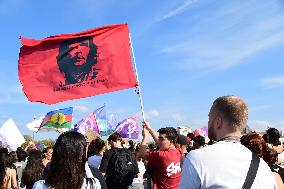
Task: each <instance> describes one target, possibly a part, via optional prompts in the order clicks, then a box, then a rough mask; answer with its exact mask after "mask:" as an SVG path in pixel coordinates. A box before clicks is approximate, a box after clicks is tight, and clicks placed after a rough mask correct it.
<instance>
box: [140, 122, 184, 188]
mask: <svg viewBox="0 0 284 189" xmlns="http://www.w3.org/2000/svg"><path fill="white" fill-rule="evenodd" d="M158 132H159V135H157V134H156V132H155V131H154V130H153V129H152V128H151V126H150V125H149V123H147V122H143V132H142V135H143V139H142V143H141V147H140V149H139V152H140V154H145V155H146V158H147V160H148V165H149V166H150V167H151V168H153V169H154V174H153V184H154V189H177V188H178V185H179V181H180V177H181V166H180V161H181V158H182V154H181V152H180V151H179V150H177V149H176V148H175V142H176V139H177V131H176V129H175V128H173V127H165V128H161V129H159V130H158ZM149 133H150V134H151V135H152V137H153V139H154V141H155V142H156V144H157V146H158V148H159V150H156V151H151V152H146V145H147V138H148V134H149Z"/></svg>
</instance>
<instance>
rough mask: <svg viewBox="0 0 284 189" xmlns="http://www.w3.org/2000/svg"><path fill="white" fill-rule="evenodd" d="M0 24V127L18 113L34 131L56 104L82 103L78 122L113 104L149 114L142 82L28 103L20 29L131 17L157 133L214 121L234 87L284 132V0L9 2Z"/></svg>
mask: <svg viewBox="0 0 284 189" xmlns="http://www.w3.org/2000/svg"><path fill="white" fill-rule="evenodd" d="M0 23H1V30H0V32H1V35H0V41H1V57H0V65H1V68H2V73H1V75H0V87H1V89H2V90H1V92H0V124H3V123H4V121H6V120H7V119H8V118H12V119H13V120H14V121H15V123H16V124H17V126H18V127H19V129H20V130H21V132H22V133H23V134H30V135H31V134H32V133H31V131H29V130H28V129H27V128H26V124H27V123H28V122H31V121H32V119H33V116H34V115H36V116H41V115H45V114H46V113H47V112H48V111H51V110H54V109H56V108H64V107H69V106H74V107H75V112H74V116H75V121H76V120H77V121H78V120H79V119H81V118H83V117H84V116H87V115H88V114H89V113H90V112H91V111H92V110H95V109H96V108H99V107H100V106H102V105H103V104H104V103H106V107H107V111H108V113H116V114H117V117H118V119H119V120H122V119H124V118H126V117H130V116H132V115H133V114H135V113H137V114H138V115H139V116H140V115H141V113H140V104H139V99H138V97H137V95H136V94H135V92H134V89H129V90H124V91H119V92H114V93H109V94H106V95H100V96H94V97H90V98H85V99H80V100H72V101H66V102H63V103H58V104H55V105H45V104H40V103H31V102H28V101H27V99H26V97H25V95H24V94H23V92H22V91H21V85H20V82H19V80H18V53H19V48H20V46H21V45H20V41H19V36H21V35H22V36H25V37H27V38H36V39H41V38H44V37H48V36H51V35H56V34H63V33H73V32H80V31H83V30H87V29H91V28H94V27H98V26H102V25H108V24H117V23H128V24H129V27H130V31H131V35H132V42H133V46H134V51H135V56H136V62H137V67H138V72H139V77H140V83H141V88H142V95H143V100H144V108H145V111H146V115H147V119H148V120H149V121H150V122H151V123H152V126H153V127H154V128H155V129H156V130H157V129H158V128H160V127H164V126H174V127H177V126H181V125H186V126H191V127H192V128H199V127H202V126H206V125H207V119H208V111H209V109H210V106H211V104H212V102H213V100H214V99H215V98H217V97H219V96H223V95H228V94H235V95H239V96H241V97H242V98H243V99H244V100H245V101H246V102H247V103H248V105H249V110H250V112H249V126H250V127H252V128H254V129H257V130H259V131H263V130H264V129H266V127H267V126H268V125H269V126H273V127H277V128H279V129H281V130H284V110H283V108H284V100H283V97H284V2H283V1H282V0H269V1H267V0H238V1H227V0H175V1H173V0H157V1H153V0H144V1H142V0H128V1H126V0H124V1H117V0H116V1H115V0H108V1H98V0H69V1H55V0H50V1H36V0H2V1H0ZM140 120H141V117H140ZM56 136H57V134H55V133H38V134H36V139H42V138H50V137H51V138H55V137H56Z"/></svg>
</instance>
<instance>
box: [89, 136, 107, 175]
mask: <svg viewBox="0 0 284 189" xmlns="http://www.w3.org/2000/svg"><path fill="white" fill-rule="evenodd" d="M105 146H106V144H105V141H103V140H102V139H100V138H96V139H95V140H93V141H92V142H91V143H90V146H89V148H88V164H89V166H90V167H94V168H97V169H98V168H99V167H100V164H101V161H102V158H103V154H104V151H105Z"/></svg>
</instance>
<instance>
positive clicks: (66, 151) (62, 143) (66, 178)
mask: <svg viewBox="0 0 284 189" xmlns="http://www.w3.org/2000/svg"><path fill="white" fill-rule="evenodd" d="M86 145H87V142H86V139H85V137H84V136H83V135H82V134H80V133H77V132H74V131H69V132H65V133H63V134H61V135H60V136H59V137H58V139H57V140H56V143H55V145H54V148H53V155H52V158H51V163H50V170H49V173H48V175H47V178H46V180H45V183H46V184H47V186H49V187H50V188H54V189H69V188H72V189H80V188H81V187H82V185H83V182H84V179H85V178H86V171H85V163H86V160H87V157H86Z"/></svg>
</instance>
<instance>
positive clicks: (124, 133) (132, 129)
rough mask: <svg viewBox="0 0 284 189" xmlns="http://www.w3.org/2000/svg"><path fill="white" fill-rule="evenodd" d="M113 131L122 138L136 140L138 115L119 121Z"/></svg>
mask: <svg viewBox="0 0 284 189" xmlns="http://www.w3.org/2000/svg"><path fill="white" fill-rule="evenodd" d="M115 131H116V132H118V133H119V134H120V135H121V137H122V138H128V139H135V140H137V139H138V136H139V129H138V117H137V116H136V115H135V116H133V117H130V118H127V119H125V120H123V121H121V122H120V123H118V125H117V127H116V130H115Z"/></svg>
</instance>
